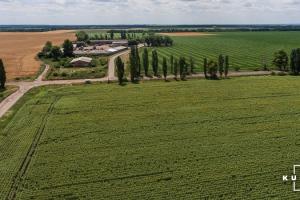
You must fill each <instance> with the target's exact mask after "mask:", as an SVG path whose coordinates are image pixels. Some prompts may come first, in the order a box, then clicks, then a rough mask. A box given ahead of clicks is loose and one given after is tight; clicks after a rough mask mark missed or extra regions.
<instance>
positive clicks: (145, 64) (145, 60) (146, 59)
mask: <svg viewBox="0 0 300 200" xmlns="http://www.w3.org/2000/svg"><path fill="white" fill-rule="evenodd" d="M143 67H144V70H145V76H148V71H149V53H148V49H147V48H145V49H144V52H143Z"/></svg>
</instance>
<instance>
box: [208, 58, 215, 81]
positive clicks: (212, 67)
mask: <svg viewBox="0 0 300 200" xmlns="http://www.w3.org/2000/svg"><path fill="white" fill-rule="evenodd" d="M207 67H208V73H209V75H210V79H218V75H217V74H218V63H217V62H215V61H213V60H210V61H208V63H207Z"/></svg>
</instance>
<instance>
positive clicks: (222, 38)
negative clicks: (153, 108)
mask: <svg viewBox="0 0 300 200" xmlns="http://www.w3.org/2000/svg"><path fill="white" fill-rule="evenodd" d="M166 34H167V35H170V36H172V39H173V40H174V45H173V46H172V47H161V48H156V49H157V50H158V54H159V57H160V58H161V59H160V66H161V65H162V56H166V57H167V58H168V59H169V57H170V55H172V54H173V55H174V57H176V58H177V59H178V58H179V57H180V56H185V57H186V58H187V59H189V58H190V57H193V58H194V59H195V63H196V71H198V72H200V71H202V70H203V59H204V57H207V58H209V59H214V60H217V59H218V56H219V55H220V54H223V55H228V56H229V58H230V64H231V70H251V71H252V70H262V68H263V65H264V63H266V64H267V66H268V68H273V66H272V59H273V54H274V52H275V51H277V50H280V49H284V50H285V51H286V52H288V54H290V53H291V50H292V49H293V48H298V47H300V32H275V31H274V32H217V33H213V34H209V33H208V34H205V33H204V34H200V35H198V36H195V34H196V33H189V34H186V33H183V34H182V33H164V35H166Z"/></svg>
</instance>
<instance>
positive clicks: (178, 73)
mask: <svg viewBox="0 0 300 200" xmlns="http://www.w3.org/2000/svg"><path fill="white" fill-rule="evenodd" d="M149 57H151V58H152V60H151V63H150V61H149ZM128 66H129V72H130V81H131V82H133V83H137V82H138V81H139V80H140V78H141V77H142V72H144V75H145V76H146V77H150V78H151V76H150V73H149V71H150V67H151V70H152V74H153V75H154V76H155V77H159V78H160V77H161V75H160V73H159V56H158V53H157V50H156V49H154V50H152V52H151V55H149V50H148V48H144V50H143V52H142V58H140V54H139V50H138V48H137V46H132V47H131V50H130V56H129V63H128ZM116 67H117V74H118V81H119V84H123V82H124V75H125V64H124V62H123V61H122V59H121V58H120V57H118V58H117V59H116ZM203 71H204V75H205V78H206V79H214V80H215V79H219V78H227V76H228V72H229V57H228V56H223V55H220V56H219V59H218V62H216V61H214V60H209V61H208V60H207V58H204V61H203ZM168 73H171V74H172V75H174V78H175V80H183V81H184V80H186V77H187V76H188V75H192V74H195V73H196V72H195V61H194V58H192V57H190V59H186V58H185V57H184V56H181V57H179V58H178V59H177V58H175V57H174V56H173V55H171V56H170V57H169V59H168V58H167V57H165V56H164V57H163V58H162V76H163V78H164V79H165V81H167V78H168Z"/></svg>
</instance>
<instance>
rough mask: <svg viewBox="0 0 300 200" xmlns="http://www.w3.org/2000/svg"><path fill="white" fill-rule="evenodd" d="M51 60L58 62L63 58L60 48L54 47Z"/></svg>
mask: <svg viewBox="0 0 300 200" xmlns="http://www.w3.org/2000/svg"><path fill="white" fill-rule="evenodd" d="M50 56H51V58H53V59H54V60H58V59H59V58H60V57H62V52H61V50H60V48H59V47H58V46H53V47H52V49H51V52H50Z"/></svg>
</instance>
